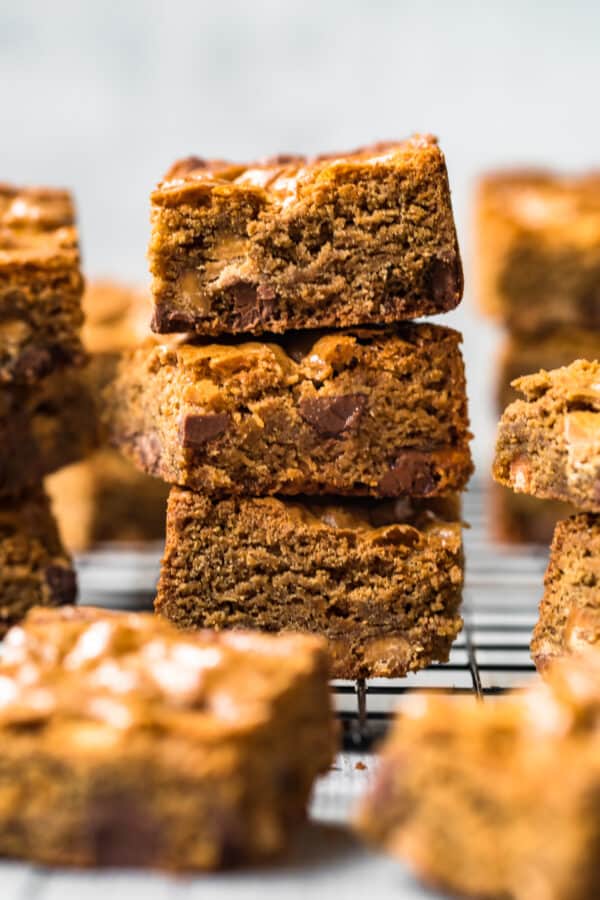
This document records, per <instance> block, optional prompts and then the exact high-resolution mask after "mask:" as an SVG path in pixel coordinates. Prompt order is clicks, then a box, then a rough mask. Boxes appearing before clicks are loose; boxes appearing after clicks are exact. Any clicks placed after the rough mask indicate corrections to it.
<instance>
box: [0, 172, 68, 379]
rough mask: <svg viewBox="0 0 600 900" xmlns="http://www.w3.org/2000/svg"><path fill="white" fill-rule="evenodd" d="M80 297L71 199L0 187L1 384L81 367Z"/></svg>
mask: <svg viewBox="0 0 600 900" xmlns="http://www.w3.org/2000/svg"><path fill="white" fill-rule="evenodd" d="M82 290H83V279H82V276H81V271H80V261H79V250H78V239H77V229H76V226H75V213H74V209H73V202H72V199H71V195H70V194H69V192H68V191H63V190H56V189H52V188H15V187H10V186H8V185H0V382H28V383H29V382H36V381H37V380H38V379H39V378H40V377H41V376H43V375H46V374H48V373H49V372H50V371H52V370H54V369H56V368H58V367H62V366H63V365H65V364H71V363H72V364H79V363H80V362H82V360H83V358H84V354H83V347H82V344H81V339H80V329H81V324H82V322H83V314H82V311H81V293H82Z"/></svg>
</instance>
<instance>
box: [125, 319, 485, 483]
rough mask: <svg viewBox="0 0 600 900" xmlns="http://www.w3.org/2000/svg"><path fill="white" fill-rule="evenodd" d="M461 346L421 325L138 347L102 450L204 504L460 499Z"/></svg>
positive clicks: (463, 466)
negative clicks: (246, 498) (198, 495)
mask: <svg viewBox="0 0 600 900" xmlns="http://www.w3.org/2000/svg"><path fill="white" fill-rule="evenodd" d="M459 343H460V335H459V334H458V333H457V332H455V331H452V330H450V329H447V328H442V327H440V326H435V325H425V324H423V325H413V324H410V325H404V326H399V327H397V328H396V329H392V328H389V329H387V330H386V329H383V330H382V329H379V330H378V329H371V330H369V329H357V330H354V331H352V330H350V331H345V332H336V333H333V334H325V335H322V334H320V333H317V334H314V333H310V332H309V333H303V334H297V333H296V334H295V335H286V336H285V337H282V338H279V340H278V341H277V342H275V340H274V339H271V340H270V342H269V343H239V342H236V341H235V340H234V341H230V342H228V343H221V344H218V345H217V344H209V343H200V344H186V343H178V342H171V343H170V344H167V345H165V344H158V343H149V344H147V345H144V346H143V347H141V348H140V349H138V350H136V351H135V352H133V353H132V354H130V355H129V356H128V357H126V358H125V359H124V361H123V363H122V365H121V368H120V373H119V376H118V377H117V379H116V381H115V383H114V385H113V387H112V390H111V392H110V397H109V417H110V419H111V425H112V437H113V442H114V443H115V444H116V446H118V447H119V449H121V450H122V451H123V453H124V454H125V455H126V456H128V457H129V458H130V459H132V460H133V461H134V462H135V463H136V464H137V465H138V466H139V467H140V468H141V469H142V470H143V471H146V472H148V473H150V474H152V475H155V476H157V477H159V478H162V479H163V480H164V481H168V482H171V483H174V484H179V485H185V486H188V487H191V488H194V489H196V490H202V491H204V492H206V493H209V494H211V495H222V494H245V495H250V496H253V495H260V494H271V493H282V494H298V493H305V494H316V493H331V494H349V495H351V494H354V495H360V494H365V495H366V494H372V495H375V496H400V495H403V494H408V495H412V496H434V495H443V494H447V493H449V492H453V491H458V490H461V489H462V488H463V487H464V485H465V484H466V482H467V480H468V478H469V475H470V473H471V468H472V466H471V457H470V453H469V447H468V441H469V437H470V435H469V431H468V418H467V407H466V394H465V380H464V371H463V362H462V357H461V354H460V349H459Z"/></svg>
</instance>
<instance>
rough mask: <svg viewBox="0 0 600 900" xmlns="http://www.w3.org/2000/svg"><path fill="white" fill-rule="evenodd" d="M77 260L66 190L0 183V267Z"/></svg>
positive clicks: (73, 227)
mask: <svg viewBox="0 0 600 900" xmlns="http://www.w3.org/2000/svg"><path fill="white" fill-rule="evenodd" d="M53 257H55V258H56V260H57V261H60V262H64V261H65V260H72V261H73V262H74V263H76V262H77V261H78V246H77V229H76V227H75V209H74V205H73V200H72V196H71V194H70V192H69V191H67V190H62V189H60V188H45V187H27V188H17V187H12V186H10V185H6V184H0V266H1V267H3V268H6V267H9V266H11V265H22V264H24V263H30V262H34V263H35V262H38V261H39V262H43V263H47V262H49V261H51V259H52V258H53Z"/></svg>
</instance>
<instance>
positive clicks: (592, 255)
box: [475, 171, 600, 336]
mask: <svg viewBox="0 0 600 900" xmlns="http://www.w3.org/2000/svg"><path fill="white" fill-rule="evenodd" d="M476 215H477V222H476V233H477V236H478V247H477V252H476V253H475V258H476V259H477V261H478V267H479V270H478V272H477V275H478V285H477V288H476V290H477V293H478V296H479V300H480V302H481V305H482V306H483V308H484V309H485V310H486V311H487V312H488V313H490V314H491V315H493V316H494V317H495V318H497V319H499V320H501V321H503V322H505V323H506V324H507V325H508V326H509V327H510V328H511V330H513V331H518V332H527V333H529V334H532V335H536V336H537V335H538V334H539V332H540V331H542V330H544V329H547V328H550V327H553V326H578V327H581V328H595V329H600V173H592V174H590V175H585V176H582V177H566V176H560V175H554V174H552V173H550V172H543V171H530V172H527V171H523V172H510V171H508V172H500V173H497V174H492V175H489V176H487V177H485V178H484V179H482V181H481V184H480V189H479V194H478V198H477V213H476Z"/></svg>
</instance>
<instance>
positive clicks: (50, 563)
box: [0, 487, 77, 636]
mask: <svg viewBox="0 0 600 900" xmlns="http://www.w3.org/2000/svg"><path fill="white" fill-rule="evenodd" d="M76 591H77V586H76V581H75V572H74V571H73V567H72V565H71V561H70V560H69V558H68V556H67V554H66V553H65V551H64V550H63V548H62V545H61V542H60V539H59V536H58V531H57V528H56V522H55V521H54V518H53V516H52V513H51V512H50V505H49V503H48V498H47V497H46V496H45V494H44V493H43V492H42V490H41V489H40V488H39V487H38V489H37V490H33V491H31V492H30V493H29V494H26V495H24V496H23V497H21V498H19V499H14V500H6V499H5V500H3V501H2V504H0V636H3V635H4V634H5V632H6V631H7V629H8V628H9V627H10V626H11V625H13V624H14V623H15V622H18V621H20V619H22V618H23V616H24V615H25V613H26V612H27V611H28V610H29V609H31V607H33V606H60V605H61V604H63V603H74V602H75V596H76Z"/></svg>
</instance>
